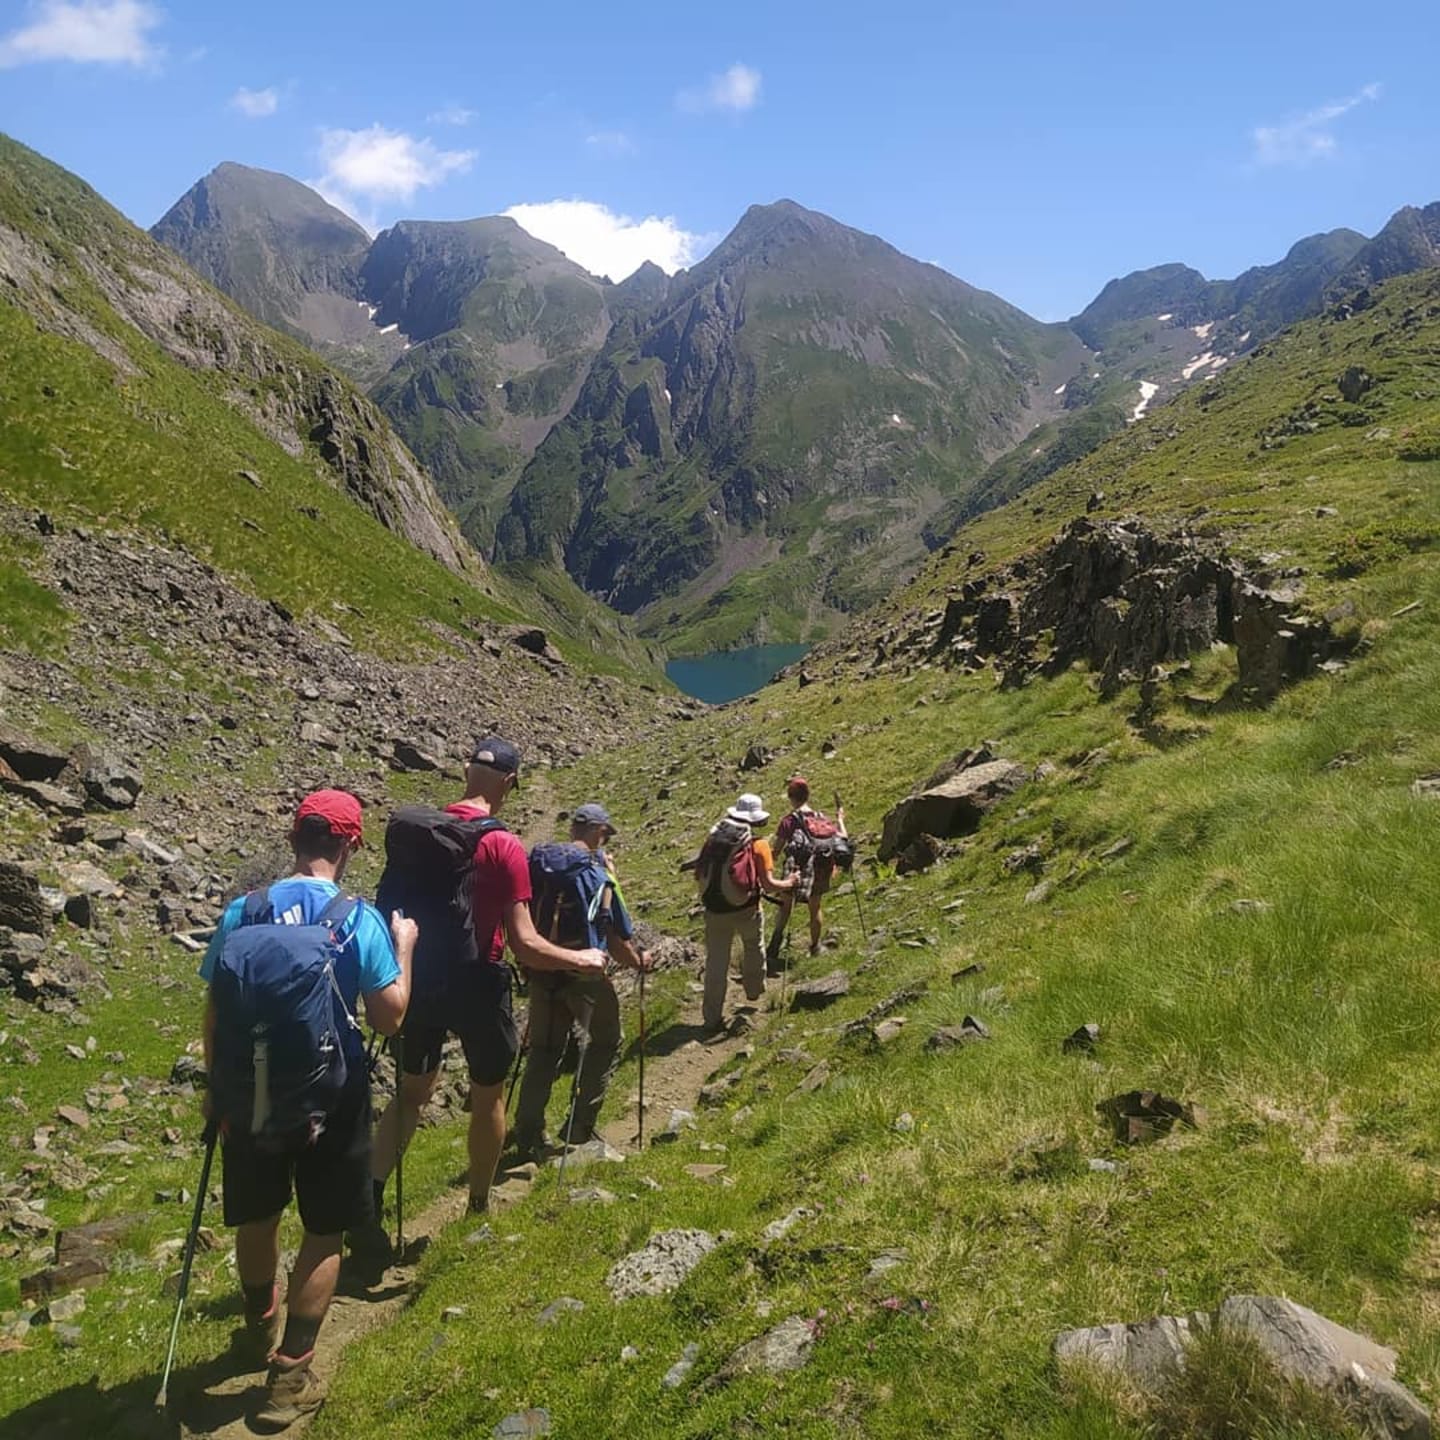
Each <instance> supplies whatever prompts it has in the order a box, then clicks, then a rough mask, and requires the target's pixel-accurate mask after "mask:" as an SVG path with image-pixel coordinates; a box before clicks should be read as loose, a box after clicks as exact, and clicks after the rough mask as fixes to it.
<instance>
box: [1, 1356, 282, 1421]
mask: <svg viewBox="0 0 1440 1440" xmlns="http://www.w3.org/2000/svg"><path fill="white" fill-rule="evenodd" d="M241 1364H242V1362H241V1361H239V1360H237V1359H236V1357H235V1356H234V1354H233V1353H231V1352H229V1351H227V1352H226V1353H225V1354H223V1355H219V1356H216V1357H215V1358H213V1359H211V1360H204V1361H201V1362H199V1363H198V1364H195V1365H188V1366H184V1367H182V1368H179V1369H176V1370H175V1371H173V1372H172V1373H171V1376H170V1387H169V1405H168V1406H167V1407H166V1409H165V1410H163V1411H162V1410H159V1409H157V1408H156V1404H155V1397H156V1392H157V1391H158V1390H159V1387H160V1377H159V1376H158V1375H145V1376H142V1377H140V1378H139V1379H136V1380H131V1381H128V1382H127V1383H126V1384H124V1385H118V1386H116V1387H115V1388H114V1389H111V1390H106V1389H102V1388H101V1386H100V1382H99V1380H98V1378H97V1377H95V1376H93V1375H92V1376H91V1377H90V1378H89V1379H88V1380H85V1381H82V1382H81V1383H79V1384H76V1385H70V1386H67V1387H66V1388H65V1389H63V1390H56V1391H54V1392H52V1393H51V1394H49V1395H46V1396H45V1397H44V1398H43V1399H40V1400H36V1401H35V1402H34V1403H33V1404H30V1405H26V1406H25V1407H24V1408H22V1409H20V1410H15V1411H12V1412H11V1413H10V1414H8V1415H5V1416H0V1440H96V1437H98V1436H102V1435H103V1436H105V1437H106V1440H180V1437H181V1436H183V1435H185V1434H186V1433H194V1432H197V1431H198V1432H200V1433H206V1432H208V1431H212V1430H218V1429H220V1428H221V1427H222V1426H225V1425H230V1424H233V1423H234V1422H235V1421H237V1420H239V1419H241V1418H242V1417H243V1416H244V1415H246V1414H247V1413H248V1412H249V1411H250V1410H252V1409H253V1408H255V1407H256V1405H257V1404H258V1402H259V1397H260V1395H261V1393H263V1385H264V1371H263V1370H262V1371H256V1372H255V1375H254V1383H253V1384H250V1385H245V1386H244V1387H243V1388H240V1387H237V1388H227V1389H226V1390H224V1391H221V1392H219V1393H212V1391H213V1389H214V1387H216V1386H220V1385H223V1384H225V1383H226V1382H233V1381H235V1380H236V1379H237V1378H238V1377H239V1376H241V1375H243V1374H244V1373H245V1372H244V1371H243V1370H242V1369H241V1368H240V1367H241Z"/></svg>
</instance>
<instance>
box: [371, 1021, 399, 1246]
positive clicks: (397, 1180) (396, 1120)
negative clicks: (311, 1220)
mask: <svg viewBox="0 0 1440 1440" xmlns="http://www.w3.org/2000/svg"><path fill="white" fill-rule="evenodd" d="M377 1218H378V1217H377ZM395 1258H396V1260H398V1261H400V1262H401V1263H403V1262H404V1260H405V1032H404V1030H403V1028H402V1029H400V1030H397V1031H396V1032H395Z"/></svg>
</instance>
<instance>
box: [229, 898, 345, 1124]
mask: <svg viewBox="0 0 1440 1440" xmlns="http://www.w3.org/2000/svg"><path fill="white" fill-rule="evenodd" d="M359 914H360V902H359V901H358V900H354V899H351V898H350V897H348V896H345V895H337V896H335V898H334V899H333V900H331V901H330V903H329V904H328V905H327V906H326V907H325V908H324V910H322V911H321V912H320V914H319V915H318V916H316V918H315V920H314V921H313V922H312V923H310V924H295V923H288V922H287V921H286V920H285V919H283V918H281V917H277V916H276V914H275V910H274V907H273V905H272V904H271V902H270V895H269V892H268V891H267V890H257V891H254V892H253V893H251V894H249V895H247V896H246V897H245V905H244V909H243V910H242V911H241V916H240V924H239V926H238V927H237V928H236V929H235V930H233V931H231V933H230V934H229V935H228V936H227V937H226V940H225V944H224V946H223V947H222V948H221V951H220V956H219V959H218V960H217V962H216V965H215V973H214V975H213V976H212V977H211V980H210V995H211V998H212V1000H213V1002H214V1006H215V1037H214V1048H213V1053H212V1056H211V1075H210V1088H211V1098H212V1102H213V1113H214V1115H215V1117H216V1118H217V1119H218V1120H219V1121H220V1123H221V1125H222V1127H223V1128H224V1130H225V1132H226V1133H227V1134H236V1133H243V1134H248V1135H250V1136H251V1137H252V1138H253V1139H254V1140H255V1142H256V1144H257V1145H259V1146H260V1147H261V1148H262V1149H277V1150H278V1149H288V1148H293V1147H295V1146H297V1145H305V1144H313V1143H314V1141H315V1140H316V1139H317V1138H318V1137H319V1135H320V1133H321V1132H322V1131H323V1130H324V1128H325V1122H326V1120H327V1118H328V1117H329V1116H330V1115H332V1114H333V1113H334V1111H335V1109H336V1107H337V1105H338V1104H339V1102H340V1097H341V1095H342V1093H343V1091H344V1089H345V1085H346V1082H347V1080H348V1078H349V1065H348V1063H347V1061H346V1058H345V1036H344V1033H343V1031H344V1030H345V1029H346V1028H353V1029H355V1030H358V1029H359V1028H360V1027H359V1025H358V1024H357V1023H356V1020H355V1017H354V1016H353V1015H352V1014H351V1013H350V1008H349V1006H348V1005H347V1004H346V1003H345V998H344V996H343V995H342V994H341V993H340V986H339V983H338V981H337V980H336V978H335V962H336V960H337V959H338V957H339V953H340V949H341V947H342V946H343V945H344V944H345V942H346V940H348V939H349V937H350V934H351V933H352V932H353V929H354V926H355V924H356V922H357V921H358V919H359Z"/></svg>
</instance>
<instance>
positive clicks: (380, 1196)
mask: <svg viewBox="0 0 1440 1440" xmlns="http://www.w3.org/2000/svg"><path fill="white" fill-rule="evenodd" d="M370 1196H371V1200H372V1203H373V1204H374V1206H375V1223H376V1224H377V1225H378V1224H379V1223H380V1220H381V1218H382V1217H383V1216H384V1214H385V1182H384V1181H383V1180H372V1181H371V1182H370Z"/></svg>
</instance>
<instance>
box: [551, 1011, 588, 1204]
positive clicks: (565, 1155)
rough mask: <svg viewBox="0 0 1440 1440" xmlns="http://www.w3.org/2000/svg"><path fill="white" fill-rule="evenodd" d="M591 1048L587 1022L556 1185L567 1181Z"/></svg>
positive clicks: (571, 1092)
mask: <svg viewBox="0 0 1440 1440" xmlns="http://www.w3.org/2000/svg"><path fill="white" fill-rule="evenodd" d="M589 1048H590V1026H589V1025H588V1024H587V1025H586V1026H585V1029H584V1030H583V1031H582V1032H581V1034H580V1058H579V1060H578V1061H577V1062H576V1064H575V1082H574V1084H572V1085H571V1087H570V1118H569V1119H568V1120H567V1121H566V1122H565V1148H564V1149H563V1150H561V1152H560V1173H559V1175H557V1176H556V1178H555V1184H556V1187H557V1188H558V1187H560V1186H562V1185H563V1184H564V1183H565V1161H566V1160H567V1159H569V1156H570V1137H571V1136H572V1135H573V1134H574V1133H575V1107H576V1105H577V1104H578V1103H579V1100H580V1080H581V1077H582V1076H583V1075H584V1074H585V1052H586V1051H587V1050H589Z"/></svg>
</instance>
